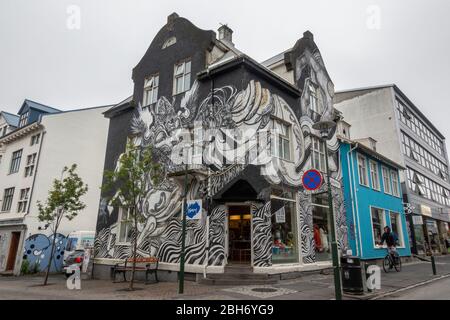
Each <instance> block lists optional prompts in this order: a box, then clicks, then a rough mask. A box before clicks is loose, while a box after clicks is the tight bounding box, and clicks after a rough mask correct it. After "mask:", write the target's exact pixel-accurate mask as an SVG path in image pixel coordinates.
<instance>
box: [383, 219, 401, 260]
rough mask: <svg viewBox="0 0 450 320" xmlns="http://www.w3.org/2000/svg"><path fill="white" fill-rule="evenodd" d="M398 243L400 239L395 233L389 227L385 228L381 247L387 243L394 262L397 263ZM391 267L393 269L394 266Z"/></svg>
mask: <svg viewBox="0 0 450 320" xmlns="http://www.w3.org/2000/svg"><path fill="white" fill-rule="evenodd" d="M397 241H398V237H397V235H396V234H395V233H394V232H392V231H391V228H389V227H388V226H386V227H384V233H383V235H382V236H381V242H380V245H383V243H384V242H386V245H387V247H388V252H389V254H390V255H391V257H392V261H395V259H396V256H397V248H396V245H397ZM389 267H390V268H391V269H392V267H393V266H389Z"/></svg>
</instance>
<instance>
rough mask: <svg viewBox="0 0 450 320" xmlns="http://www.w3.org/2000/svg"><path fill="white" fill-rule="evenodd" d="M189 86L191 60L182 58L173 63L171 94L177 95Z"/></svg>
mask: <svg viewBox="0 0 450 320" xmlns="http://www.w3.org/2000/svg"><path fill="white" fill-rule="evenodd" d="M190 88H191V60H189V59H188V60H184V61H181V62H179V63H177V64H176V65H175V68H174V73H173V94H174V95H177V94H180V93H183V92H185V91H188V90H189V89H190Z"/></svg>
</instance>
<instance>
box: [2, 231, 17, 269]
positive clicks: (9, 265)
mask: <svg viewBox="0 0 450 320" xmlns="http://www.w3.org/2000/svg"><path fill="white" fill-rule="evenodd" d="M19 240H20V232H12V233H11V243H10V245H9V254H8V260H7V262H6V270H5V271H13V270H14V265H15V264H16V256H17V250H18V249H19Z"/></svg>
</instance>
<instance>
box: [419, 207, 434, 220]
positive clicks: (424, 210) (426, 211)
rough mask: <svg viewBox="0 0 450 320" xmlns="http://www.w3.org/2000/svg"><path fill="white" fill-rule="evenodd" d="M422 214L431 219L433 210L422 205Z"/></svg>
mask: <svg viewBox="0 0 450 320" xmlns="http://www.w3.org/2000/svg"><path fill="white" fill-rule="evenodd" d="M420 213H421V214H423V215H424V216H428V217H431V216H432V214H431V208H430V207H428V206H424V205H423V204H421V205H420Z"/></svg>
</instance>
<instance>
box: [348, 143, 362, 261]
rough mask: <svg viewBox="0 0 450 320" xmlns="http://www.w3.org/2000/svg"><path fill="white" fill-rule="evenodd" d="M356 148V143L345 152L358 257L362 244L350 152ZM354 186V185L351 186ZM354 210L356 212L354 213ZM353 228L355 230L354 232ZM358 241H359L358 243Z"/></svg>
mask: <svg viewBox="0 0 450 320" xmlns="http://www.w3.org/2000/svg"><path fill="white" fill-rule="evenodd" d="M357 148H358V143H356V145H355V146H354V147H353V148H352V147H351V148H350V150H349V151H348V152H347V162H348V163H349V165H350V171H351V175H349V178H350V196H351V201H352V213H353V221H354V222H355V223H356V221H357V224H358V227H357V229H358V240H357V241H356V242H355V244H356V255H357V256H358V257H360V251H361V256H362V245H361V230H360V224H359V207H358V197H357V196H356V185H355V186H354V184H355V172H354V166H353V157H352V153H353V151H354V150H356V149H357ZM353 186H354V187H353ZM355 212H356V213H355ZM356 231H357V230H356V228H355V232H356ZM358 242H359V243H358Z"/></svg>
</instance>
